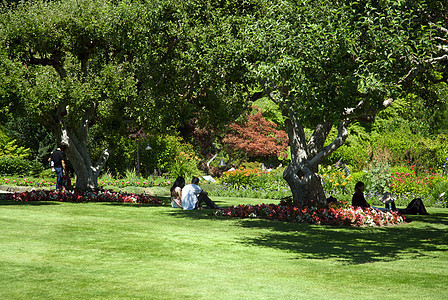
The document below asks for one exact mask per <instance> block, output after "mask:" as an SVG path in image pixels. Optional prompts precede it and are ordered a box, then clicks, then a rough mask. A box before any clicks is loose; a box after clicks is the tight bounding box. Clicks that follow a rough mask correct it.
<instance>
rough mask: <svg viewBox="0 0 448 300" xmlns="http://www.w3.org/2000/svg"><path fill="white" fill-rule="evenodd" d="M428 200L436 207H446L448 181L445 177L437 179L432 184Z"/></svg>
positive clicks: (447, 204) (447, 203) (447, 205)
mask: <svg viewBox="0 0 448 300" xmlns="http://www.w3.org/2000/svg"><path fill="white" fill-rule="evenodd" d="M430 199H431V202H433V204H434V206H436V207H448V180H447V178H446V177H438V178H437V180H435V181H434V182H433V185H432V190H431V195H430Z"/></svg>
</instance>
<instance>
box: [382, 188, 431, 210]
mask: <svg viewBox="0 0 448 300" xmlns="http://www.w3.org/2000/svg"><path fill="white" fill-rule="evenodd" d="M395 200H396V199H395V198H394V197H392V195H391V194H390V193H389V192H386V193H384V195H383V196H382V197H381V198H380V201H381V202H383V203H384V204H385V206H386V210H389V204H390V210H392V211H398V212H399V213H401V214H403V215H417V214H420V215H429V214H428V212H427V211H426V208H425V205H424V204H423V201H422V199H420V198H415V199H414V200H412V201H411V202H410V203H409V204H408V206H406V208H405V209H401V208H399V209H397V207H396V206H395Z"/></svg>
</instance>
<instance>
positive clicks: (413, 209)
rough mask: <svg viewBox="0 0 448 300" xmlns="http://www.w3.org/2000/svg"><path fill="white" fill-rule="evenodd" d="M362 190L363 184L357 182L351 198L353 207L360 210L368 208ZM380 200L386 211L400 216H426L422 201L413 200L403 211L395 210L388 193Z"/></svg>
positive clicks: (392, 200)
mask: <svg viewBox="0 0 448 300" xmlns="http://www.w3.org/2000/svg"><path fill="white" fill-rule="evenodd" d="M364 189H365V185H364V183H363V182H361V181H358V182H357V183H356V185H355V193H354V194H353V197H352V206H353V207H361V208H366V207H370V205H369V203H367V201H366V198H365V197H364ZM382 200H383V201H382V202H384V204H385V205H386V207H385V209H386V210H392V211H398V212H400V213H402V214H409V215H416V214H420V215H428V212H427V211H426V208H425V205H424V204H423V201H422V199H420V198H415V199H414V200H412V201H411V202H410V203H409V204H408V206H407V207H406V208H404V209H400V208H399V209H397V207H396V206H395V202H394V199H391V198H390V194H389V193H386V194H385V195H384V196H383V197H382ZM389 204H390V206H389Z"/></svg>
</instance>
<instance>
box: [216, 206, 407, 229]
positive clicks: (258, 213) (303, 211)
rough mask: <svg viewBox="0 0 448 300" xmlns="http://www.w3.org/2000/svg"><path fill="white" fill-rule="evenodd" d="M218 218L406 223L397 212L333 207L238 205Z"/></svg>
mask: <svg viewBox="0 0 448 300" xmlns="http://www.w3.org/2000/svg"><path fill="white" fill-rule="evenodd" d="M215 215H216V216H225V217H239V218H263V219H272V220H279V221H290V222H301V223H309V224H322V225H349V226H357V227H366V226H388V225H398V224H402V223H404V222H405V218H404V216H403V215H402V214H400V213H398V212H393V211H381V210H378V209H373V208H366V209H362V208H354V207H352V206H349V207H338V205H334V204H333V205H330V206H329V207H326V208H318V207H314V206H293V205H276V204H259V205H238V206H232V207H229V208H221V209H218V210H217V211H216V212H215Z"/></svg>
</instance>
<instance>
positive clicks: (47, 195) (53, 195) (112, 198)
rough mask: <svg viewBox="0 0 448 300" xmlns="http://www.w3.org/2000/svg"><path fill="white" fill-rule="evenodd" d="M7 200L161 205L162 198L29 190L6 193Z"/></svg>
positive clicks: (108, 192)
mask: <svg viewBox="0 0 448 300" xmlns="http://www.w3.org/2000/svg"><path fill="white" fill-rule="evenodd" d="M3 198H4V199H5V200H12V201H19V202H31V201H60V202H119V203H145V204H153V205H160V204H162V200H160V199H158V198H155V197H152V196H148V195H137V194H126V193H117V192H110V191H107V190H102V191H97V192H82V191H73V192H71V191H66V190H64V191H45V190H37V191H29V192H23V193H13V194H6V195H4V196H3Z"/></svg>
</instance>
